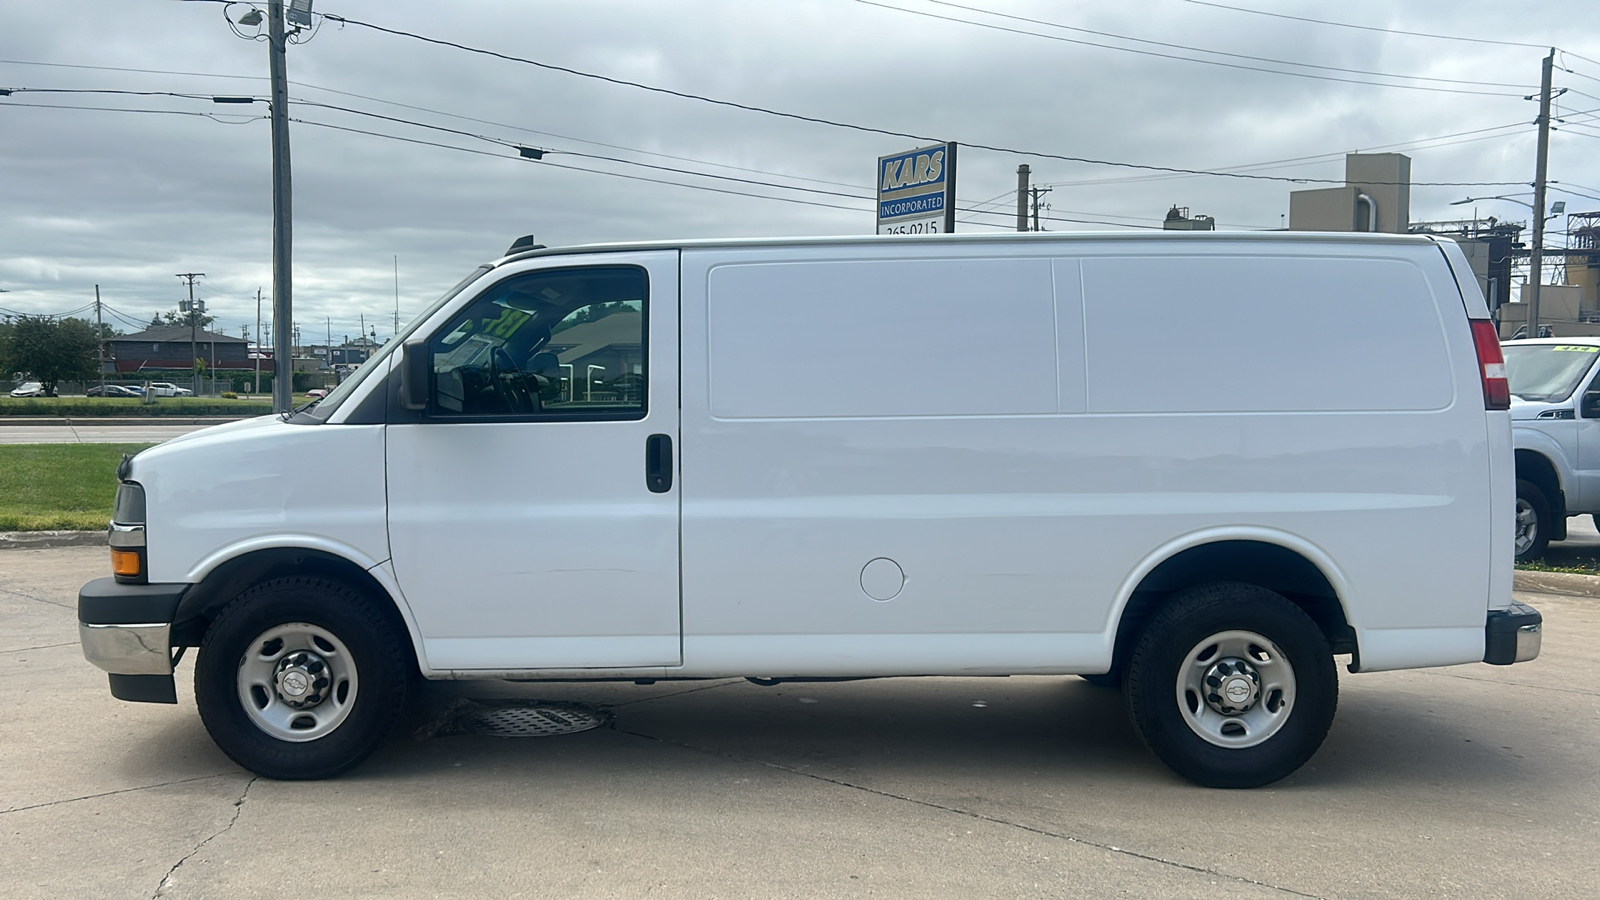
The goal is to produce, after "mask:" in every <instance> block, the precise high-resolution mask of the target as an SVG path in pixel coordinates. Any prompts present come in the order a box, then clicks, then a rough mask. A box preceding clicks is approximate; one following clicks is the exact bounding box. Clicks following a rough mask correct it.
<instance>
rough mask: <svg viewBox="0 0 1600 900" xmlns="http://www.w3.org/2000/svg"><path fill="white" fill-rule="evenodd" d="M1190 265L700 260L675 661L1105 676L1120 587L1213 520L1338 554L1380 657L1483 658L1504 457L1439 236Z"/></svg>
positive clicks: (687, 271) (1085, 256) (1248, 249)
mask: <svg viewBox="0 0 1600 900" xmlns="http://www.w3.org/2000/svg"><path fill="white" fill-rule="evenodd" d="M1172 247H1173V245H1163V246H1162V247H1160V248H1155V247H1150V246H1139V245H1137V244H1133V243H1130V242H1106V243H1104V244H1098V245H1097V244H1095V243H1093V242H1088V241H1085V242H1081V243H1080V244H1078V245H1076V246H1073V247H1071V248H1070V249H1071V250H1072V251H1073V252H1072V253H1071V254H1067V253H1064V252H1063V251H1064V250H1065V249H1066V248H1063V247H1062V246H1060V245H1056V246H1051V245H1048V244H1044V243H1037V244H1028V243H1024V242H1019V243H1017V244H1015V245H1007V246H1005V247H995V246H960V245H958V246H955V247H946V248H943V252H942V253H940V254H939V255H938V256H937V257H932V258H929V254H930V248H928V247H927V245H906V246H896V245H894V244H892V243H889V242H880V243H879V244H878V245H874V246H853V247H822V248H802V249H800V250H789V251H783V250H766V249H762V250H759V251H755V252H732V251H728V250H723V249H717V248H708V249H705V250H688V251H686V252H685V255H684V291H685V294H684V343H683V346H684V370H683V371H684V384H685V390H684V408H683V415H684V420H683V435H684V441H683V443H684V483H685V485H686V487H685V494H684V507H683V567H684V569H683V577H684V596H685V607H684V627H685V637H684V647H685V658H684V662H685V667H686V670H687V671H694V672H699V671H713V670H723V669H724V668H725V667H726V666H732V665H735V664H738V665H744V664H747V663H749V662H752V661H758V662H761V663H762V664H763V665H762V668H761V669H760V670H759V672H758V673H759V674H768V675H803V674H846V673H847V672H848V671H850V670H852V669H853V670H855V671H858V672H861V673H865V672H868V671H874V672H876V671H879V669H881V668H887V669H894V668H895V666H899V667H900V668H899V669H898V671H900V672H902V673H912V672H928V673H933V672H940V673H959V672H978V671H1002V670H1009V671H1013V672H1023V671H1103V670H1104V667H1105V665H1107V664H1108V663H1109V661H1110V652H1111V650H1110V648H1111V645H1112V640H1113V638H1114V636H1115V629H1116V626H1117V617H1118V615H1119V612H1120V607H1121V603H1122V602H1124V601H1125V600H1126V596H1125V593H1126V590H1127V582H1128V580H1129V577H1130V574H1131V573H1133V572H1134V571H1136V570H1138V569H1139V568H1140V567H1141V566H1147V565H1149V557H1150V554H1151V553H1153V552H1155V551H1156V550H1157V548H1160V547H1162V546H1166V545H1169V544H1173V543H1174V542H1177V541H1181V539H1182V537H1183V536H1184V535H1186V534H1193V533H1196V532H1199V531H1203V530H1205V529H1211V528H1217V527H1220V526H1240V527H1259V528H1263V529H1269V530H1272V531H1276V532H1281V533H1286V534H1290V535H1294V536H1296V538H1297V539H1298V540H1301V541H1304V542H1305V543H1306V544H1308V545H1310V546H1314V547H1317V548H1319V550H1321V551H1322V552H1323V553H1324V554H1325V555H1326V556H1327V557H1328V558H1331V559H1333V560H1336V561H1337V562H1338V564H1339V566H1340V567H1341V571H1342V572H1343V573H1344V575H1345V576H1346V577H1347V578H1348V583H1349V584H1350V585H1352V587H1351V589H1350V591H1349V596H1345V597H1340V598H1339V599H1340V601H1341V602H1342V603H1343V604H1344V606H1345V609H1346V611H1347V615H1348V616H1349V618H1350V620H1351V622H1352V624H1353V625H1354V626H1355V627H1356V629H1357V632H1358V637H1359V636H1362V635H1366V634H1368V633H1371V634H1373V635H1375V636H1376V639H1375V641H1374V643H1373V649H1372V651H1371V652H1369V651H1368V649H1367V647H1366V645H1365V644H1364V643H1363V645H1362V664H1363V667H1369V668H1385V667H1391V666H1396V665H1437V664H1441V663H1443V662H1465V661H1469V660H1473V659H1477V658H1481V655H1482V642H1483V638H1482V633H1483V597H1484V585H1485V581H1486V579H1487V575H1488V561H1487V554H1488V553H1489V550H1490V546H1489V534H1488V533H1487V531H1486V530H1485V529H1484V528H1483V527H1482V524H1481V523H1482V522H1483V521H1484V519H1485V517H1486V516H1487V515H1488V514H1489V513H1488V510H1487V498H1486V496H1485V492H1484V491H1483V488H1482V485H1483V482H1484V479H1485V477H1486V475H1487V472H1488V451H1489V446H1488V441H1487V437H1486V433H1485V428H1484V424H1483V418H1482V417H1483V411H1482V409H1481V405H1482V403H1481V391H1480V390H1479V387H1478V378H1477V373H1476V361H1475V357H1472V356H1471V354H1470V350H1471V338H1470V333H1469V331H1468V328H1467V325H1466V322H1465V319H1464V317H1463V316H1462V314H1461V311H1460V300H1459V297H1458V296H1451V297H1449V298H1448V300H1449V304H1448V305H1445V304H1444V299H1446V298H1445V297H1444V295H1443V294H1442V293H1440V292H1439V291H1438V290H1436V289H1435V285H1436V284H1437V283H1439V280H1440V278H1441V277H1442V278H1444V279H1446V280H1448V277H1449V273H1448V271H1447V269H1446V267H1445V266H1444V265H1443V262H1442V260H1441V259H1440V258H1439V255H1438V253H1437V251H1435V250H1434V249H1433V248H1432V247H1430V246H1426V245H1420V244H1416V245H1378V244H1373V245H1372V246H1370V247H1368V246H1363V247H1361V248H1360V251H1361V252H1360V253H1359V254H1358V253H1356V251H1354V250H1352V249H1351V248H1350V247H1349V246H1346V245H1341V244H1333V243H1329V244H1327V245H1319V244H1315V243H1288V242H1285V243H1283V244H1271V245H1266V244H1262V243H1259V242H1245V241H1241V242H1240V246H1239V247H1238V248H1237V249H1234V248H1230V247H1229V245H1228V244H1227V243H1226V242H1223V241H1213V242H1208V243H1207V245H1206V246H1204V247H1203V248H1199V247H1197V248H1196V249H1194V250H1193V251H1191V250H1190V248H1188V247H1184V248H1183V252H1181V253H1180V252H1178V251H1177V250H1174V249H1172ZM932 249H934V250H937V249H940V248H932ZM1157 249H1159V250H1160V251H1161V252H1156V250H1157ZM1002 251H1004V252H1002ZM1429 254H1431V257H1432V263H1431V266H1432V267H1431V268H1430V263H1429V260H1428V255H1429ZM919 259H922V260H923V261H922V263H921V265H920V266H916V265H908V263H913V262H916V261H917V260H919ZM1041 263H1044V264H1046V267H1045V268H1044V269H1043V270H1042V271H1044V272H1045V273H1046V274H1047V278H1046V281H1047V284H1045V285H1043V286H1041V285H1040V282H1039V278H1040V276H1039V275H1037V274H1036V272H1038V271H1040V269H1039V268H1038V265H1039V264H1041ZM919 269H920V270H921V271H925V272H929V273H935V272H936V273H937V275H935V276H934V277H927V276H919V275H918V274H917V273H918V270H919ZM1075 271H1076V272H1078V273H1079V278H1078V279H1077V280H1076V281H1074V279H1073V277H1072V276H1073V274H1074V272H1075ZM846 272H848V273H849V274H848V275H846V274H845V273H846ZM994 284H998V285H1001V286H1000V287H989V286H988V285H994ZM1064 286H1065V287H1064ZM1073 288H1077V289H1076V290H1074V289H1073ZM1042 294H1044V295H1047V296H1048V302H1047V301H1046V300H1045V299H1044V297H1042V296H1041V295H1042ZM1046 305H1048V307H1049V310H1050V312H1051V319H1050V322H1049V324H1048V325H1047V326H1045V327H1047V328H1048V329H1049V332H1050V334H1051V336H1052V337H1053V341H1052V342H1051V343H1052V344H1053V352H1054V354H1055V359H1053V360H1044V359H1041V358H1040V357H1039V354H1040V353H1041V352H1043V351H1042V350H1041V348H1040V346H1039V345H1038V343H1037V342H1036V341H1035V340H1034V337H1033V332H1034V331H1035V329H1037V328H1039V327H1040V326H1039V325H1038V324H1036V323H1037V321H1038V320H1039V318H1040V310H1042V309H1044V308H1045V306H1046ZM913 308H914V309H916V310H917V315H916V316H915V317H914V319H913V321H911V322H902V320H903V319H906V318H907V317H908V316H907V313H906V310H909V309H913ZM897 317H898V318H897ZM1075 319H1076V321H1075ZM1008 323H1009V326H1010V327H1009V328H1008V327H1007V324H1008ZM1077 323H1081V325H1080V324H1077ZM1080 329H1081V330H1080ZM952 331H954V332H955V333H957V334H959V335H960V336H962V337H963V338H965V339H966V343H965V344H962V343H959V342H957V343H954V344H952V343H951V341H950V339H949V337H948V336H947V335H948V334H949V333H950V332H952ZM1080 334H1081V337H1079V335H1080ZM933 336H938V337H937V338H935V337H933ZM752 347H759V348H760V349H759V351H757V350H753V349H752ZM1085 348H1087V349H1085ZM1452 348H1464V349H1462V350H1460V351H1459V352H1457V351H1453V349H1452ZM841 349H842V350H843V351H845V352H841ZM839 367H843V368H844V369H845V370H846V372H845V373H843V374H841V373H840V372H838V371H826V372H819V371H817V370H818V369H819V368H821V369H830V368H833V369H836V368H839ZM908 369H917V370H921V372H922V373H923V377H921V378H920V379H918V378H912V377H908V376H907V375H906V370H908ZM1077 371H1081V372H1082V373H1083V376H1082V378H1083V380H1082V382H1081V383H1082V384H1083V386H1084V387H1083V392H1082V394H1080V395H1078V397H1075V396H1074V394H1075V393H1076V392H1077V389H1076V387H1075V384H1076V383H1077V382H1075V381H1074V375H1073V374H1072V373H1074V372H1077ZM849 373H855V374H856V375H857V376H859V377H858V378H856V379H852V378H851V377H850V374H849ZM971 379H981V380H982V381H981V384H982V386H983V387H984V388H985V389H986V390H978V389H974V387H973V384H972V383H971ZM1046 379H1048V383H1046V384H1043V385H1041V384H1040V383H1039V382H1041V381H1046ZM952 380H959V383H958V384H956V385H955V386H953V387H952V386H951V382H952ZM1458 386H1462V387H1459V388H1458ZM1466 388H1470V390H1467V389H1466ZM907 393H909V394H910V396H906V397H904V398H903V399H899V398H900V395H902V394H907ZM1080 397H1081V399H1079V398H1080ZM1052 399H1053V402H1054V404H1055V406H1054V408H1053V409H1044V407H1045V406H1046V405H1047V404H1048V403H1049V402H1050V401H1051V400H1052ZM1078 410H1086V411H1085V412H1078ZM1419 560H1421V561H1425V562H1424V564H1423V565H1421V566H1419V565H1418V561H1419ZM1443 560H1449V561H1450V564H1449V565H1443V564H1438V565H1428V564H1427V563H1426V561H1433V562H1435V563H1438V562H1440V561H1443ZM890 563H892V566H891V565H890ZM885 573H887V574H888V576H889V577H888V584H889V587H888V588H885V587H884V586H883V585H884V579H883V576H884V575H885ZM1423 631H1427V632H1428V634H1427V635H1424V634H1423ZM847 636H849V637H847ZM873 636H876V637H877V638H878V640H877V641H873V640H871V638H872V637H873ZM1040 636H1044V639H1043V640H1039V639H1038V638H1039V637H1040ZM858 637H865V638H867V640H857V638H858ZM946 638H952V639H948V640H947V639H946ZM1412 638H1415V640H1413V639H1412ZM757 648H759V650H758V649H757ZM890 660H895V661H897V662H896V663H894V665H890V664H889V661H890ZM999 660H1010V664H1009V665H1006V666H1003V667H997V661H999ZM729 671H731V670H729Z"/></svg>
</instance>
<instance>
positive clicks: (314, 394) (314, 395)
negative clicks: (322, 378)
mask: <svg viewBox="0 0 1600 900" xmlns="http://www.w3.org/2000/svg"><path fill="white" fill-rule="evenodd" d="M306 396H307V397H309V398H311V399H312V400H321V399H322V398H323V397H326V396H328V392H327V391H325V390H323V389H322V388H312V389H311V390H309V391H306Z"/></svg>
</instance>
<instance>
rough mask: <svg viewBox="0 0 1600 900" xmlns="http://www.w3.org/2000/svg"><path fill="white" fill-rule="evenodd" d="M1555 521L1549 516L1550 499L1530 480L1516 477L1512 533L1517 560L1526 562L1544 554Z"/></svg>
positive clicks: (1548, 544)
mask: <svg viewBox="0 0 1600 900" xmlns="http://www.w3.org/2000/svg"><path fill="white" fill-rule="evenodd" d="M1554 526H1555V522H1554V521H1553V520H1552V519H1551V518H1550V501H1549V499H1547V498H1546V497H1545V495H1544V491H1542V490H1540V489H1539V486H1538V485H1537V484H1534V483H1533V482H1531V481H1524V480H1522V479H1521V478H1518V479H1517V524H1516V531H1515V532H1514V533H1513V546H1514V547H1515V548H1516V551H1517V562H1527V561H1528V560H1532V559H1538V558H1540V557H1542V556H1544V552H1545V549H1546V548H1548V547H1549V546H1550V533H1551V529H1552V528H1553V527H1554Z"/></svg>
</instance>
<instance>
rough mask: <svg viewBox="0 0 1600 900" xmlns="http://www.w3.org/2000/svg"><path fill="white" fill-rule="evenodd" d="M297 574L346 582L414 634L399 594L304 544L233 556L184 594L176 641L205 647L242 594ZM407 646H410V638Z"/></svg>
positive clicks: (349, 564) (360, 570)
mask: <svg viewBox="0 0 1600 900" xmlns="http://www.w3.org/2000/svg"><path fill="white" fill-rule="evenodd" d="M294 575H307V576H316V577H321V578H327V579H331V580H333V581H338V582H342V583H344V584H347V585H349V586H350V587H352V588H354V589H356V590H357V591H360V592H361V593H364V594H366V595H367V596H369V597H371V598H372V600H373V601H374V603H375V604H376V605H377V606H378V607H379V608H380V609H381V610H382V611H383V613H384V615H385V616H386V617H389V618H390V624H391V625H393V626H394V627H395V628H397V629H399V633H400V634H404V635H408V636H409V635H410V630H409V629H408V628H407V627H406V623H405V618H404V617H403V616H402V615H401V614H400V610H399V607H398V606H397V605H396V603H395V600H394V597H392V596H391V595H390V594H389V592H388V591H387V590H386V589H384V587H383V585H381V584H379V583H378V580H377V579H376V578H373V577H372V574H371V573H370V572H368V571H367V570H366V569H363V568H362V567H361V566H359V565H357V564H356V563H353V562H351V561H350V560H348V559H345V558H344V557H342V556H336V555H334V554H332V553H328V552H326V551H323V550H312V549H308V548H300V547H274V548H271V549H267V550H257V551H255V552H253V553H247V554H244V555H243V556H239V557H236V558H234V559H230V560H228V561H227V562H225V563H223V564H222V565H220V566H218V567H217V568H216V569H214V570H212V572H211V574H209V575H207V576H206V577H205V580H204V581H201V582H200V583H199V584H197V585H195V587H194V588H192V589H191V590H189V591H188V592H187V593H186V594H184V597H183V600H182V602H180V603H179V605H178V610H177V614H176V615H175V616H174V623H173V631H172V634H173V636H172V642H173V644H174V645H180V646H186V647H198V646H200V640H201V638H203V637H204V636H205V633H206V629H207V628H209V627H211V623H212V622H213V621H214V620H215V619H216V617H217V616H218V615H219V614H220V613H221V612H222V609H223V607H225V606H227V605H228V604H229V603H232V602H233V601H234V600H235V599H236V598H238V597H239V595H240V594H243V593H244V592H245V591H247V590H249V589H250V588H251V587H254V586H255V585H257V584H261V583H263V582H266V581H271V580H273V579H275V578H284V577H288V576H294ZM405 643H406V645H407V646H410V645H411V641H410V640H409V639H408V640H406V641H405ZM411 654H412V660H411V664H412V666H413V667H416V658H415V657H416V649H415V648H414V647H413V648H412V649H411Z"/></svg>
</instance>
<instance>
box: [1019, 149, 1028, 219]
mask: <svg viewBox="0 0 1600 900" xmlns="http://www.w3.org/2000/svg"><path fill="white" fill-rule="evenodd" d="M1017 230H1018V231H1027V230H1028V164H1027V163H1023V164H1022V165H1020V166H1017Z"/></svg>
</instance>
